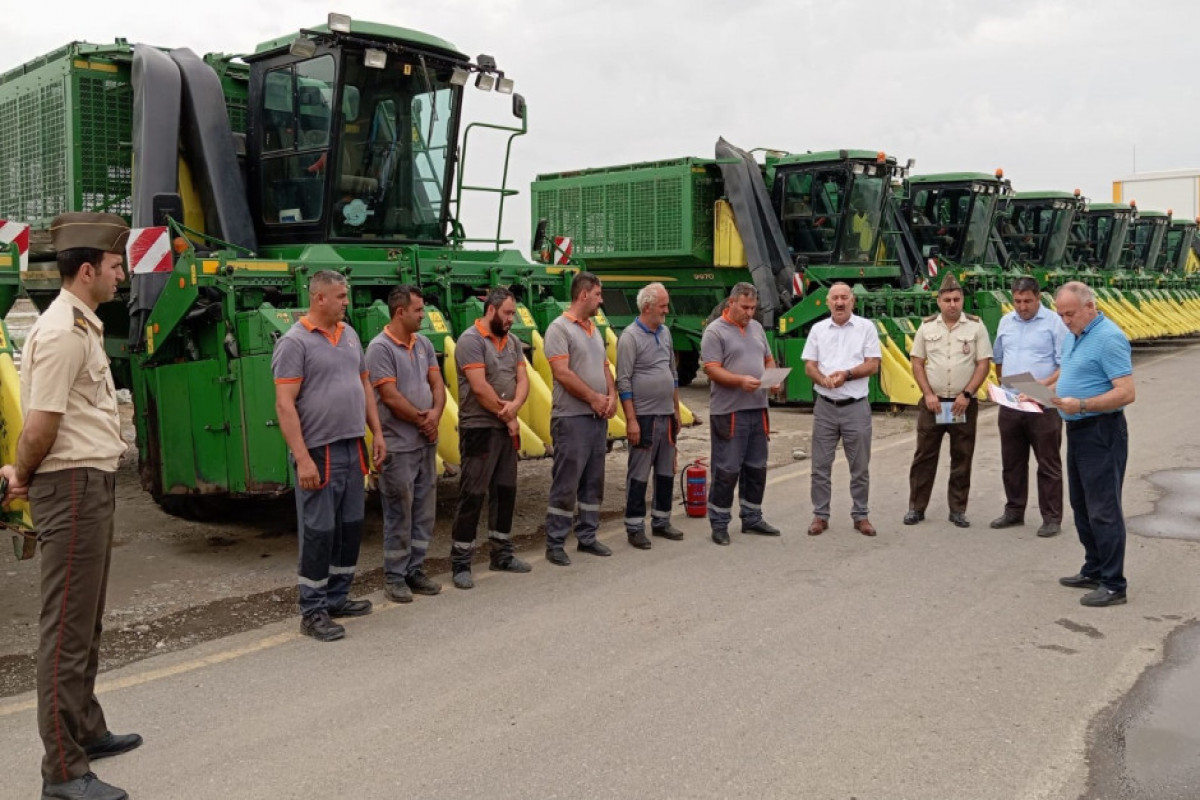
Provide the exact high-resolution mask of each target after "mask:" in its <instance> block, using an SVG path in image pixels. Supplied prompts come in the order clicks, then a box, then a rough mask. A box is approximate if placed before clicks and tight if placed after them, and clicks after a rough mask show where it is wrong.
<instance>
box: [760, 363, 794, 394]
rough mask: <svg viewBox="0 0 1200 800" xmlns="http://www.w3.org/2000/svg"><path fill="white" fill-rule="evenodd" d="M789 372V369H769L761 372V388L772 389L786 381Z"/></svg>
mask: <svg viewBox="0 0 1200 800" xmlns="http://www.w3.org/2000/svg"><path fill="white" fill-rule="evenodd" d="M791 371H792V368H791V367H771V368H769V369H765V370H763V375H762V387H763V388H764V389H774V388H775V387H776V386H779V385H780V384H782V383H783V382H784V381H785V380H787V376H788V373H790V372H791Z"/></svg>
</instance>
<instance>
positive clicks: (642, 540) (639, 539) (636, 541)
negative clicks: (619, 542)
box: [626, 531, 652, 550]
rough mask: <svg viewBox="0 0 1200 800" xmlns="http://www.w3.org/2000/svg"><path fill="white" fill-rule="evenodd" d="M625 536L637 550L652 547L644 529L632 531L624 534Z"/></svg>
mask: <svg viewBox="0 0 1200 800" xmlns="http://www.w3.org/2000/svg"><path fill="white" fill-rule="evenodd" d="M626 536H627V537H628V539H629V543H630V544H631V545H633V546H634V547H636V548H637V549H638V550H649V549H650V548H651V547H652V545H651V544H650V540H649V539H647V538H646V532H645V531H633V532H632V533H628V534H626Z"/></svg>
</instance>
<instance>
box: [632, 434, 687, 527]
mask: <svg viewBox="0 0 1200 800" xmlns="http://www.w3.org/2000/svg"><path fill="white" fill-rule="evenodd" d="M637 419H638V427H639V428H641V431H642V438H641V440H640V441H639V442H638V443H637V444H636V445H633V446H632V447H630V448H629V468H628V470H627V472H626V475H625V532H626V533H628V534H634V533H644V532H645V530H646V489H647V486H648V485H649V483H650V477H651V475H653V476H654V503H653V507H652V509H651V511H650V524H651V525H652V526H653V528H654V530H662V529H663V528H666V527H667V525H669V524H670V523H671V496H672V494H673V493H674V491H675V417H674V416H673V415H671V414H650V415H642V414H639V415H638V418H637Z"/></svg>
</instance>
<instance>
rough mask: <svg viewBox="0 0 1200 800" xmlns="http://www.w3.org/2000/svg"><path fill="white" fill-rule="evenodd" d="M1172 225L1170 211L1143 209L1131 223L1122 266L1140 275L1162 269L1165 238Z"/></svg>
mask: <svg viewBox="0 0 1200 800" xmlns="http://www.w3.org/2000/svg"><path fill="white" fill-rule="evenodd" d="M1170 226H1171V214H1170V212H1162V211H1143V210H1141V209H1138V212H1137V217H1136V219H1134V221H1133V223H1132V224H1131V225H1130V230H1129V237H1128V239H1127V240H1126V243H1125V249H1124V252H1123V253H1122V254H1121V267H1122V268H1123V269H1125V270H1128V271H1129V272H1133V273H1137V274H1139V275H1145V274H1152V273H1154V272H1156V271H1159V270H1161V269H1162V264H1161V262H1160V258H1161V256H1162V254H1163V240H1164V239H1165V238H1166V235H1167V229H1168V228H1169V227H1170Z"/></svg>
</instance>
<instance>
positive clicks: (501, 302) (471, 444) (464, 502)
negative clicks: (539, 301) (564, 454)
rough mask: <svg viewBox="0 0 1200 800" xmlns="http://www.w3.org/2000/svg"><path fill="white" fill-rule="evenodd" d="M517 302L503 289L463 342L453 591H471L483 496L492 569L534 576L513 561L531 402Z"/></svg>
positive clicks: (526, 566)
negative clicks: (524, 420)
mask: <svg viewBox="0 0 1200 800" xmlns="http://www.w3.org/2000/svg"><path fill="white" fill-rule="evenodd" d="M516 313H517V302H516V299H515V298H514V297H513V293H512V292H510V291H509V290H508V289H505V288H503V287H498V288H495V289H492V290H491V291H490V292H488V295H487V299H486V300H485V301H484V304H483V317H481V318H480V319H477V320H475V324H474V325H472V326H471V327H470V328H467V329H466V330H465V331H463V333H462V335H461V336H459V337H458V348H457V351H456V356H457V358H456V364H457V370H458V398H459V399H458V403H459V405H458V448H459V453H460V454H461V458H462V460H461V463H460V465H459V466H460V470H461V471H460V473H459V479H458V487H459V488H458V510H457V511H456V512H455V514H454V524H453V525H452V526H451V528H450V536H451V538H452V539H453V540H454V544H453V546H452V548H451V550H450V565H451V569H452V571H453V575H454V577H453V580H454V585H455V587H456V588H459V589H472V588H474V587H475V581H474V579H473V578H472V577H471V561H472V559H473V557H474V555H475V535H476V529H477V528H478V527H479V515H480V513H481V512H482V510H483V500H484V496H485V495H486V496H487V500H488V544H489V545H490V547H491V563H490V565H489V568H490V569H491V570H493V571H496V572H529V571H530V569H531V567H530V566H529V564H528V563H526V562H525V561H522V560H521V559H519V558H517V557H516V555H515V554H514V553H513V541H512V522H513V510H514V509H515V508H516V504H517V446H518V444H520V436H521V423H520V421H519V420H518V419H517V412H519V411H520V410H521V406H523V405H524V404H525V399H526V398H527V397H529V376H528V375H527V374H526V366H525V353H524V352H523V350H522V349H521V340H520V339H518V338H517V337H516V335H514V334H512V333H510V332H509V331H510V329H511V328H512V324H513V318H514V317H515V316H516Z"/></svg>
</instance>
